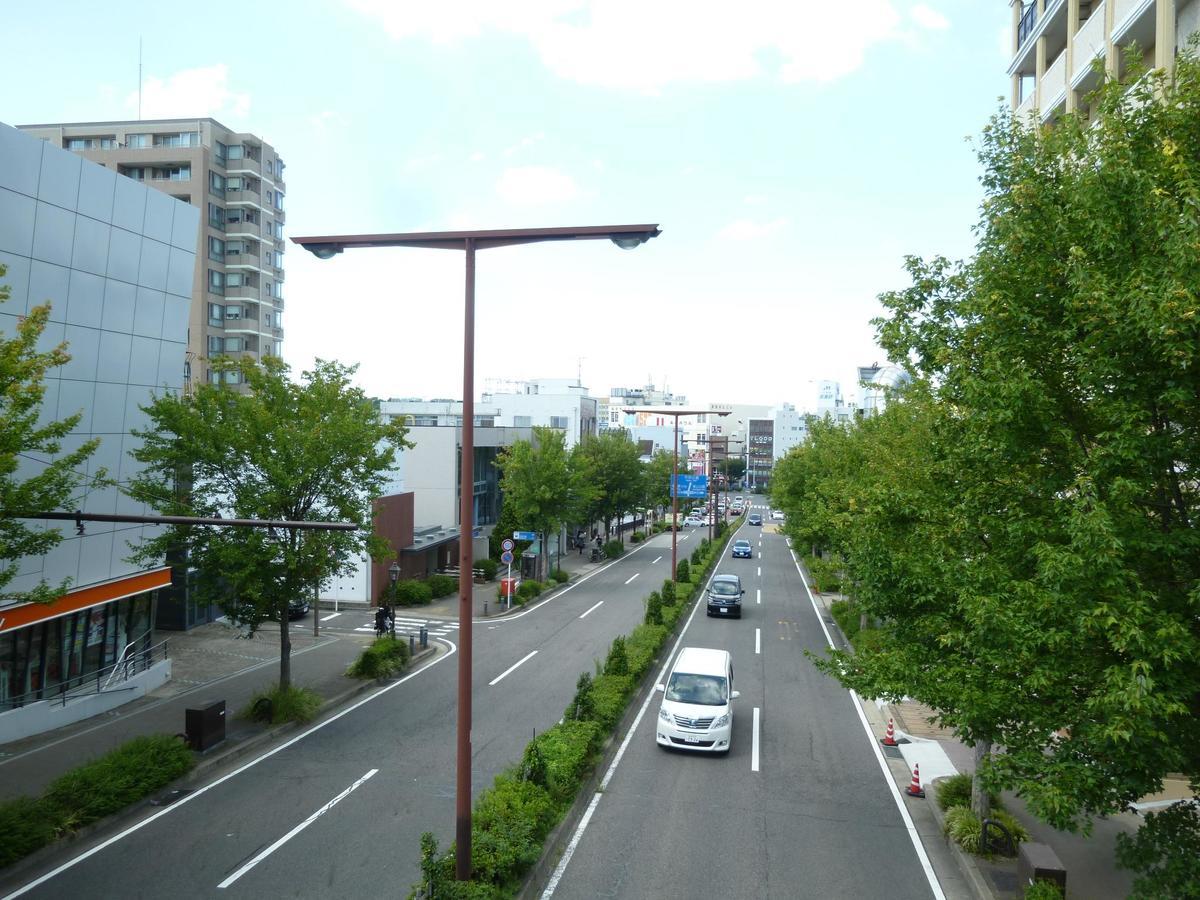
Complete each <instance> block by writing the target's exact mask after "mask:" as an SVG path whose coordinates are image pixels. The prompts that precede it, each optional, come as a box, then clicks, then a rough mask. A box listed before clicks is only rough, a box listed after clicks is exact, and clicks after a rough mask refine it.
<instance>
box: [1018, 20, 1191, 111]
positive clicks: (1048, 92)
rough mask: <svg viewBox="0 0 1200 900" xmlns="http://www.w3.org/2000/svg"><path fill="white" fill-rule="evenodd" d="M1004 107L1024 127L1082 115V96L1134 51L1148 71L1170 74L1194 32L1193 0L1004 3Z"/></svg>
mask: <svg viewBox="0 0 1200 900" xmlns="http://www.w3.org/2000/svg"><path fill="white" fill-rule="evenodd" d="M1010 6H1011V7H1012V61H1011V62H1010V63H1009V66H1008V74H1009V76H1010V78H1011V80H1012V92H1011V96H1010V103H1011V105H1012V109H1013V111H1014V112H1015V113H1016V114H1017V116H1018V117H1019V118H1021V119H1023V120H1026V121H1035V120H1036V121H1041V122H1050V121H1052V120H1053V119H1054V117H1055V116H1057V115H1059V114H1061V113H1063V112H1074V111H1078V112H1080V113H1082V114H1084V115H1085V116H1086V115H1088V113H1089V110H1088V108H1087V94H1088V93H1089V92H1090V91H1092V90H1093V89H1094V88H1095V87H1096V86H1097V84H1098V83H1099V81H1100V75H1098V74H1097V72H1096V70H1095V67H1094V63H1096V62H1097V61H1100V62H1101V63H1102V69H1103V71H1104V72H1105V73H1107V74H1109V75H1113V76H1120V75H1122V74H1123V72H1122V67H1123V66H1124V53H1125V51H1126V50H1127V49H1128V48H1130V47H1132V46H1133V45H1135V44H1136V45H1137V49H1138V52H1139V53H1140V55H1141V57H1142V61H1143V62H1144V63H1145V65H1146V66H1147V67H1148V68H1156V69H1165V70H1167V71H1168V72H1170V71H1171V70H1172V68H1173V67H1174V63H1175V55H1176V54H1177V53H1178V52H1179V51H1180V49H1182V48H1183V47H1184V46H1186V44H1187V41H1188V38H1189V37H1191V35H1192V34H1193V33H1194V32H1196V31H1197V30H1200V0H1099V2H1089V0H1010Z"/></svg>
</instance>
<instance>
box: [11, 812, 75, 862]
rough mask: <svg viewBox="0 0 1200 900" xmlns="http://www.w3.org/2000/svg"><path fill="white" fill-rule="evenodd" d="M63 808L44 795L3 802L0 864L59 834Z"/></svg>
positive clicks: (42, 844) (42, 845)
mask: <svg viewBox="0 0 1200 900" xmlns="http://www.w3.org/2000/svg"><path fill="white" fill-rule="evenodd" d="M62 825H63V816H62V812H61V810H59V808H58V807H57V806H55V805H53V804H51V803H47V802H46V801H45V800H43V799H40V798H38V799H35V798H33V797H16V798H14V799H12V800H4V801H2V802H0V834H3V835H4V840H3V841H0V868H3V867H4V866H8V865H11V864H12V863H14V862H16V861H17V860H18V859H22V858H24V857H26V856H28V855H29V854H30V853H32V852H33V851H34V850H38V849H41V848H42V847H44V846H46V845H47V844H49V843H50V842H51V841H53V840H54V839H55V838H57V837H58V834H59V830H60V828H61V827H62Z"/></svg>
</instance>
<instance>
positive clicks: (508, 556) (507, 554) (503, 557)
mask: <svg viewBox="0 0 1200 900" xmlns="http://www.w3.org/2000/svg"><path fill="white" fill-rule="evenodd" d="M512 561H513V555H512V551H511V550H505V551H504V552H503V553H501V554H500V562H502V563H504V564H505V565H512Z"/></svg>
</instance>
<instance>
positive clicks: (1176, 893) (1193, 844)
mask: <svg viewBox="0 0 1200 900" xmlns="http://www.w3.org/2000/svg"><path fill="white" fill-rule="evenodd" d="M1117 864H1118V865H1119V866H1121V868H1124V869H1131V870H1133V871H1134V872H1137V873H1138V877H1137V878H1135V879H1134V880H1133V891H1132V893H1131V895H1130V896H1132V897H1135V898H1137V900H1149V898H1152V897H1154V898H1157V897H1188V896H1190V897H1197V896H1200V807H1198V806H1197V805H1196V804H1195V803H1189V802H1187V801H1183V802H1180V803H1173V804H1171V805H1170V806H1168V807H1166V808H1165V809H1162V810H1160V811H1158V812H1152V813H1147V814H1146V821H1145V823H1144V824H1143V825H1142V827H1141V828H1139V829H1138V830H1137V831H1136V832H1135V833H1134V834H1132V835H1130V834H1118V835H1117Z"/></svg>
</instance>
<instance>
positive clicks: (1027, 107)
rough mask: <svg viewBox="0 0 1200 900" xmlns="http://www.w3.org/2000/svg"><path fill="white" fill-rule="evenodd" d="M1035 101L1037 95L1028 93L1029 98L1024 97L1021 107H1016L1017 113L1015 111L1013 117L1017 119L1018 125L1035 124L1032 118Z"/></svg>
mask: <svg viewBox="0 0 1200 900" xmlns="http://www.w3.org/2000/svg"><path fill="white" fill-rule="evenodd" d="M1036 99H1037V95H1036V94H1035V93H1033V92H1032V91H1030V93H1029V96H1028V97H1026V98H1025V99H1024V100H1022V101H1021V105H1020V106H1018V107H1017V111H1016V113H1015V115H1016V117H1017V121H1018V122H1019V123H1020V124H1022V125H1032V124H1034V123H1035V121H1036V119H1035V117H1034V114H1033V111H1034V109H1035V107H1036V104H1035V103H1034V100H1036Z"/></svg>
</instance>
